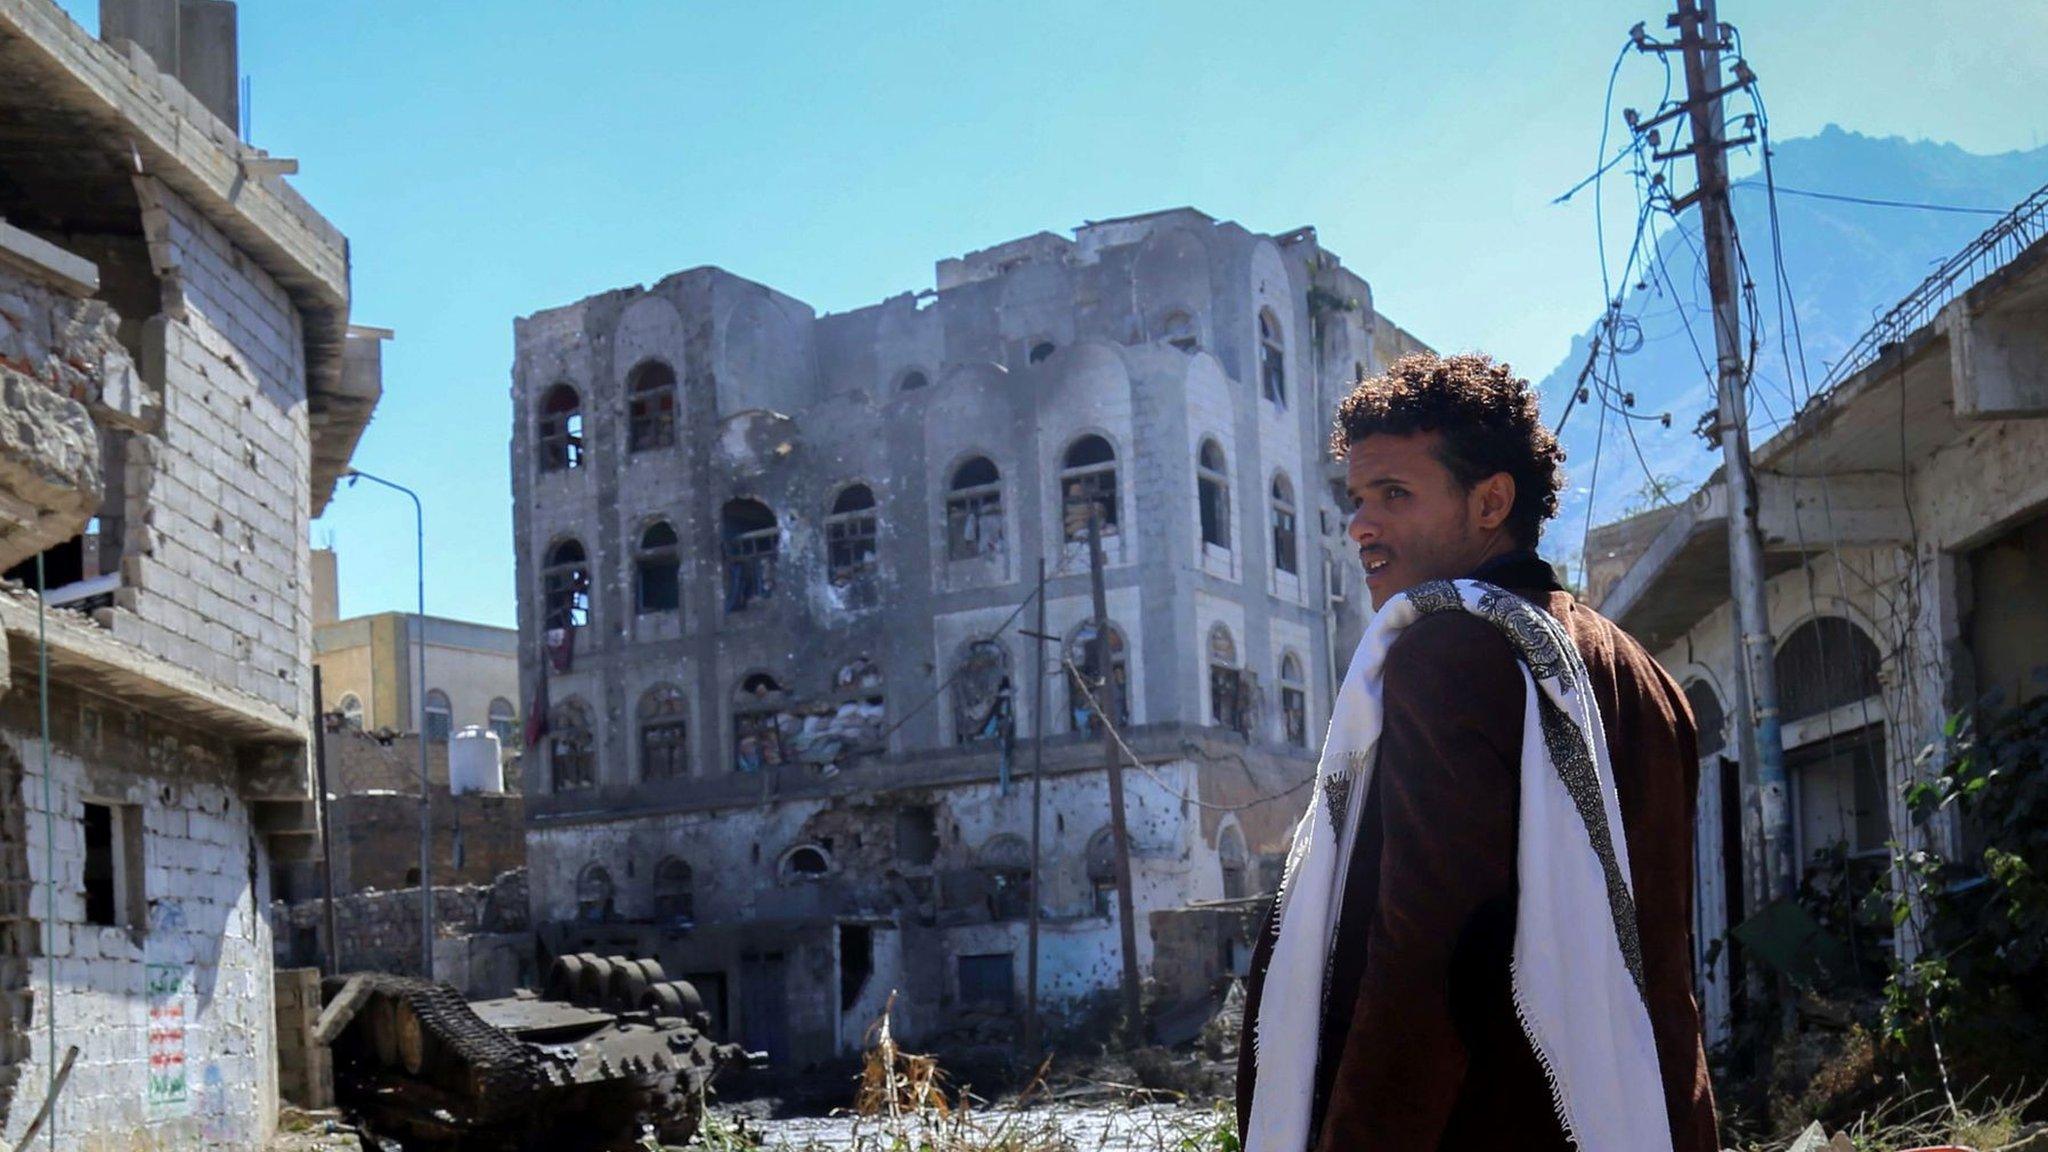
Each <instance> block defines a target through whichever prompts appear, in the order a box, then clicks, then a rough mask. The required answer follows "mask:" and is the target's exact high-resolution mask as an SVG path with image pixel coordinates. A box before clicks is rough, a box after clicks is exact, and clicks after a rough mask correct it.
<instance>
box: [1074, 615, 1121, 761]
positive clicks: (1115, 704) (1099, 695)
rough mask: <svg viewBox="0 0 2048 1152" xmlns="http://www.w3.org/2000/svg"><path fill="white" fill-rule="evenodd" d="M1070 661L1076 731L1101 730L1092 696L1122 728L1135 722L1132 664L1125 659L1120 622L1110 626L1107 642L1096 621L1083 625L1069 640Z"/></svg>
mask: <svg viewBox="0 0 2048 1152" xmlns="http://www.w3.org/2000/svg"><path fill="white" fill-rule="evenodd" d="M1105 647H1107V648H1108V652H1107V653H1106V654H1105V653H1104V652H1103V649H1104V648H1105ZM1067 663H1068V668H1067V715H1068V717H1069V718H1070V719H1071V722H1072V724H1073V730H1074V731H1076V732H1088V733H1091V734H1093V733H1099V732H1100V731H1101V730H1100V729H1099V728H1097V727H1096V722H1095V709H1094V708H1093V707H1091V706H1090V705H1089V703H1088V700H1089V697H1090V696H1091V695H1092V696H1094V697H1095V699H1097V700H1098V701H1101V702H1102V703H1103V706H1104V707H1106V708H1108V709H1109V716H1110V723H1112V724H1115V725H1116V726H1117V727H1118V728H1122V727H1124V726H1126V725H1128V724H1129V723H1130V722H1131V677H1130V667H1129V665H1128V664H1127V663H1126V662H1125V659H1124V636H1123V633H1121V632H1119V631H1117V630H1116V625H1114V624H1112V625H1110V627H1109V643H1108V644H1107V645H1104V644H1102V643H1099V642H1098V641H1097V639H1096V629H1095V622H1094V621H1092V620H1091V621H1089V622H1087V623H1085V624H1083V625H1081V627H1080V628H1079V629H1077V630H1076V631H1075V632H1074V635H1073V638H1072V639H1070V640H1068V641H1067ZM1105 671H1106V675H1107V683H1105V682H1104V677H1105Z"/></svg>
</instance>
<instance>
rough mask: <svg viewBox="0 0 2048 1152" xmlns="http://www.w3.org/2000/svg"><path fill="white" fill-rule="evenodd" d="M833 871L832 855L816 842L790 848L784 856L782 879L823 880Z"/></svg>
mask: <svg viewBox="0 0 2048 1152" xmlns="http://www.w3.org/2000/svg"><path fill="white" fill-rule="evenodd" d="M830 871H832V857H831V856H829V855H827V854H826V852H825V850H824V849H823V848H820V847H819V846H817V845H816V844H805V845H802V846H800V847H797V848H792V849H790V852H789V855H787V856H784V857H783V858H782V880H783V882H784V883H788V882H790V881H793V880H795V881H802V880H822V879H823V878H824V877H825V874H826V873H828V872H830Z"/></svg>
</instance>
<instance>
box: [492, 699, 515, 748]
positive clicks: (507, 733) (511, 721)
mask: <svg viewBox="0 0 2048 1152" xmlns="http://www.w3.org/2000/svg"><path fill="white" fill-rule="evenodd" d="M488 715H489V716H490V720H491V731H493V732H496V733H497V734H498V743H499V745H500V746H501V747H505V748H510V747H512V738H513V737H514V736H516V735H517V734H518V732H519V709H517V708H514V707H513V706H512V702H511V701H510V700H507V699H505V698H504V697H503V696H494V697H492V698H491V709H490V712H489V713H488Z"/></svg>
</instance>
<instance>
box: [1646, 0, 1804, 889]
mask: <svg viewBox="0 0 2048 1152" xmlns="http://www.w3.org/2000/svg"><path fill="white" fill-rule="evenodd" d="M1677 6H1678V10H1677V12H1675V13H1674V14H1673V15H1672V16H1671V17H1670V18H1669V19H1668V20H1667V21H1666V24H1667V25H1668V26H1669V27H1671V28H1675V29H1677V31H1678V42H1677V45H1676V47H1677V48H1678V50H1679V51H1680V52H1681V53H1682V54H1683V56H1684V59H1685V90H1686V101H1685V111H1686V113H1687V114H1688V115H1689V116H1690V117H1691V120H1692V148H1691V149H1690V151H1691V153H1692V158H1693V166H1694V168H1695V170H1696V171H1697V172H1698V174H1699V187H1698V188H1697V189H1695V190H1694V191H1693V193H1692V194H1691V196H1689V197H1684V198H1681V199H1679V200H1677V201H1675V202H1674V207H1675V208H1677V209H1679V210H1682V209H1684V208H1685V207H1686V206H1687V205H1688V204H1689V203H1694V202H1696V203H1697V204H1698V205H1699V209H1700V235H1701V240H1702V241H1703V242H1704V244H1705V246H1706V264H1707V287H1708V289H1709V290H1710V291H1711V293H1712V294H1713V299H1714V356H1715V364H1716V376H1717V379H1718V384H1719V400H1720V403H1719V413H1718V421H1719V425H1718V428H1717V431H1718V432H1719V434H1720V441H1721V459H1722V470H1723V473H1724V481H1723V482H1724V484H1725V485H1726V487H1727V493H1728V569H1729V578H1730V584H1731V588H1730V591H1731V592H1732V594H1733V599H1734V601H1735V619H1736V626H1737V628H1738V630H1739V640H1740V643H1739V645H1738V647H1739V648H1740V653H1739V659H1740V661H1741V663H1742V667H1743V672H1744V675H1743V676H1742V677H1741V682H1742V683H1744V684H1745V685H1746V686H1747V688H1748V693H1747V698H1746V699H1745V700H1743V701H1742V704H1743V705H1744V706H1745V708H1746V709H1747V712H1748V715H1749V718H1750V721H1751V726H1752V728H1753V730H1754V733H1755V749H1754V752H1755V764H1756V781H1757V787H1758V793H1759V797H1760V799H1761V801H1762V809H1763V834H1764V876H1765V882H1766V886H1767V889H1768V894H1769V896H1770V897H1771V898H1773V899H1779V898H1787V897H1790V896H1791V895H1792V893H1793V868H1792V863H1793V862H1792V810H1791V806H1790V804H1789V803H1788V802H1787V794H1786V792H1787V790H1786V781H1785V738H1784V732H1783V730H1782V729H1781V727H1780V723H1779V715H1778V678H1777V670H1776V669H1775V668H1774V667H1773V665H1772V657H1773V655H1774V646H1773V644H1772V642H1771V618H1770V611H1769V605H1768V604H1767V602H1766V598H1765V595H1764V563H1763V538H1762V535H1761V533H1760V532H1759V531H1758V528H1757V485H1756V474H1755V471H1754V470H1753V469H1752V468H1751V465H1750V458H1749V425H1748V422H1747V420H1746V419H1745V417H1746V414H1747V412H1748V404H1747V398H1746V396H1745V395H1744V393H1745V391H1746V389H1747V387H1748V380H1747V379H1746V375H1745V372H1744V368H1743V360H1744V357H1743V352H1742V337H1741V315H1740V312H1739V295H1738V293H1739V291H1740V289H1741V280H1740V277H1739V274H1738V272H1739V270H1738V268H1737V265H1736V250H1735V217H1734V215H1733V213H1732V211H1731V206H1730V204H1729V200H1728V149H1729V148H1730V147H1733V146H1735V145H1738V144H1742V143H1746V142H1747V141H1746V140H1739V141H1734V142H1732V143H1731V142H1730V141H1729V140H1728V139H1727V117H1726V115H1725V114H1724V112H1723V110H1722V106H1721V99H1722V97H1723V96H1725V95H1726V94H1727V93H1728V92H1730V91H1733V90H1736V89H1739V88H1742V87H1745V86H1747V85H1748V84H1749V83H1750V82H1751V81H1752V80H1753V79H1754V78H1753V77H1751V76H1750V75H1749V71H1748V68H1747V66H1746V65H1744V64H1743V63H1742V62H1741V61H1739V60H1738V61H1737V63H1736V69H1735V75H1736V80H1735V83H1734V84H1731V85H1727V86H1726V87H1724V86H1723V85H1722V82H1721V50H1722V49H1723V48H1724V47H1726V45H1725V44H1724V43H1723V41H1722V32H1721V29H1722V26H1721V23H1720V21H1719V20H1717V19H1716V18H1715V15H1714V0H1677ZM1637 43H1638V45H1639V46H1641V45H1643V44H1644V40H1643V38H1642V37H1641V36H1640V34H1639V35H1638V36H1637ZM1655 47H1656V48H1659V49H1662V48H1665V47H1668V46H1661V45H1659V46H1655ZM1659 119H1662V117H1660V118H1659ZM1648 127H1649V125H1647V124H1646V125H1641V126H1638V131H1642V130H1645V129H1647V128H1648ZM1745 751H1747V749H1745Z"/></svg>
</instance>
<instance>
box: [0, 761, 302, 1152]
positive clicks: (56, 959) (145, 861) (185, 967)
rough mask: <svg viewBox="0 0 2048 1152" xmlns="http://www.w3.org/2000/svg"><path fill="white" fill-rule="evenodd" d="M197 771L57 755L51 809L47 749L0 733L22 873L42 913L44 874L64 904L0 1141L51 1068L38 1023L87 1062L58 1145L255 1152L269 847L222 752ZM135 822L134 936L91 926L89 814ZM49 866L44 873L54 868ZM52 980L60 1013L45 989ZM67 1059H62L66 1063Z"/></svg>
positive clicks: (39, 961)
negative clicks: (137, 889)
mask: <svg viewBox="0 0 2048 1152" xmlns="http://www.w3.org/2000/svg"><path fill="white" fill-rule="evenodd" d="M185 752H186V754H187V755H188V757H189V759H187V761H186V763H187V764H189V765H190V768H191V770H190V771H187V772H181V773H159V772H140V771H130V770H125V769H122V768H119V767H115V766H111V765H109V764H106V763H101V762H94V763H88V762H87V761H86V760H84V759H82V758H81V757H80V756H79V755H77V754H76V753H75V752H74V751H73V750H71V749H68V748H65V747H63V746H62V745H60V746H59V747H57V748H54V749H52V751H51V756H50V776H49V779H48V785H49V797H50V801H49V805H48V806H47V807H46V806H45V804H44V799H43V797H44V784H45V780H44V777H43V774H42V770H41V749H40V747H39V745H38V744H37V742H36V741H35V740H34V739H33V738H32V737H30V736H29V735H27V734H26V733H24V732H22V731H21V730H19V729H16V728H12V727H9V728H6V729H0V756H4V757H10V758H12V759H13V760H14V761H16V762H18V763H19V764H20V765H21V766H22V770H21V773H20V777H19V778H20V780H21V787H20V795H19V796H11V797H7V798H6V800H5V803H6V804H7V805H9V806H12V805H17V804H18V805H20V806H21V808H22V810H23V813H24V820H23V833H24V839H25V847H26V854H25V855H26V864H27V868H28V873H29V879H30V882H31V884H32V885H33V888H32V890H31V893H30V899H31V901H32V902H33V907H35V908H36V909H37V910H40V909H41V907H42V905H43V903H44V898H43V893H44V892H45V891H46V890H47V889H46V887H45V883H46V881H48V880H51V879H54V881H55V890H56V907H55V914H54V916H46V917H45V918H44V919H43V922H42V924H41V925H40V929H41V933H40V935H41V938H40V940H39V941H38V953H39V955H37V956H36V957H32V958H26V959H27V965H26V966H27V971H28V975H29V981H28V994H29V996H30V997H31V998H32V1004H33V1014H32V1016H30V1017H29V1018H28V1019H29V1021H30V1022H32V1028H30V1029H28V1030H27V1031H26V1032H25V1034H26V1035H28V1036H29V1038H30V1040H31V1050H30V1052H29V1053H28V1055H27V1058H26V1059H24V1060H23V1061H21V1063H20V1064H19V1065H18V1067H19V1070H20V1080H19V1083H18V1085H17V1089H16V1093H15V1098H14V1101H13V1107H12V1108H11V1109H10V1111H9V1113H8V1115H7V1118H6V1130H5V1131H4V1133H0V1136H4V1138H5V1139H7V1140H9V1141H13V1140H17V1139H18V1138H19V1137H20V1134H21V1130H22V1129H23V1128H24V1127H25V1126H26V1125H27V1123H28V1120H29V1118H30V1117H31V1116H32V1115H33V1114H34V1112H35V1110H36V1109H37V1108H38V1107H39V1106H40V1105H41V1103H42V1091H43V1085H44V1084H45V1083H46V1081H47V1077H48V1075H49V1065H48V1060H49V1056H50V1053H49V1050H48V1044H47V1040H46V1035H47V1033H46V1032H45V1031H44V1029H46V1028H48V1027H50V1026H51V1024H52V1023H54V1026H55V1031H56V1040H57V1046H58V1051H59V1053H60V1054H61V1052H62V1051H63V1050H64V1049H65V1048H66V1047H68V1046H70V1045H73V1044H75V1045H77V1046H78V1048H79V1056H78V1060H77V1064H76V1066H75V1067H74V1069H73V1072H72V1075H71V1079H70V1082H69V1083H68V1085H67V1086H66V1088H65V1090H64V1094H63V1096H62V1097H61V1098H60V1099H59V1100H58V1102H57V1107H56V1111H55V1120H54V1123H55V1126H56V1129H57V1131H58V1133H59V1139H60V1141H62V1142H67V1143H68V1142H69V1141H73V1140H81V1139H84V1140H85V1141H86V1142H85V1143H80V1144H76V1145H74V1146H78V1147H100V1146H107V1147H113V1146H116V1145H113V1144H106V1145H101V1144H98V1143H93V1142H92V1141H95V1140H114V1139H118V1140H119V1141H121V1143H120V1144H119V1145H118V1146H119V1147H123V1148H127V1147H144V1148H166V1149H168V1148H180V1149H183V1148H231V1149H242V1148H256V1147H260V1146H261V1145H262V1144H263V1143H264V1141H265V1140H267V1139H268V1138H269V1136H270V1135H271V1133H272V1130H273V1129H274V1127H275V1116H276V1101H277V1069H276V1046H275V1020H274V1016H273V993H272V987H271V964H270V929H269V925H268V924H267V923H266V922H265V920H264V918H263V917H262V916H261V914H260V913H259V911H258V910H259V909H260V908H262V907H263V905H264V903H265V901H266V900H267V892H266V891H265V890H264V889H266V888H267V885H266V884H265V882H264V880H263V874H264V869H263V867H262V866H261V865H262V861H261V857H262V852H261V849H260V847H259V846H258V843H257V840H256V839H255V838H253V837H252V834H251V828H250V818H249V811H248V807H247V806H246V804H244V803H243V802H242V801H241V800H240V799H238V798H237V796H236V794H235V792H234V790H233V788H232V786H231V780H232V777H231V775H230V769H229V768H228V766H227V764H226V763H225V758H224V757H219V756H217V755H215V754H210V753H208V752H207V751H206V750H205V748H204V746H202V745H188V746H187V748H186V749H185ZM87 799H92V800H95V801H103V802H113V803H118V804H122V805H125V806H127V807H126V810H125V811H126V812H133V813H135V814H138V815H139V816H140V819H141V821H142V829H143V834H142V836H141V838H140V839H141V847H142V861H141V863H142V867H143V869H144V877H143V884H142V891H143V894H144V896H145V898H146V901H147V905H146V908H144V909H142V910H140V911H139V912H138V913H137V914H136V918H137V920H138V922H139V926H138V927H135V928H127V927H115V926H98V925H92V924H87V923H86V922H85V917H86V908H85V896H84V891H83V874H84V859H85V844H84V831H83V828H84V825H83V807H82V806H83V803H84V802H85V801H86V800H87ZM52 869H54V871H52ZM52 986H54V989H55V999H54V1002H53V1001H51V1000H50V999H49V998H48V993H46V991H45V989H47V988H50V987H52ZM153 1052H155V1054H157V1055H158V1056H163V1055H166V1054H175V1055H176V1056H177V1057H178V1058H179V1059H178V1062H177V1063H176V1064H171V1065H164V1064H161V1063H160V1064H159V1071H160V1072H170V1071H172V1070H173V1069H174V1068H177V1067H182V1070H183V1078H182V1081H169V1082H165V1083H162V1084H159V1085H158V1086H157V1088H156V1089H155V1090H153V1089H152V1061H151V1056H152V1053H153ZM60 1058H61V1057H60Z"/></svg>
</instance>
